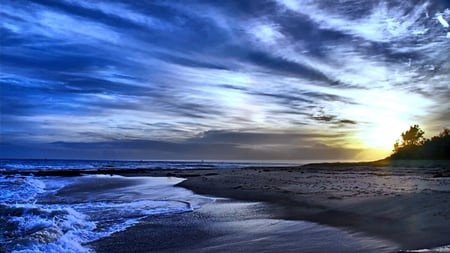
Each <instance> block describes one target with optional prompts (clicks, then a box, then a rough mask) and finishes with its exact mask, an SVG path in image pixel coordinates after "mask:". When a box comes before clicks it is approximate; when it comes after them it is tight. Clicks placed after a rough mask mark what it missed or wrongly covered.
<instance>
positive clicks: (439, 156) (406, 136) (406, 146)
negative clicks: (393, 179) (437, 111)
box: [391, 125, 450, 160]
mask: <svg viewBox="0 0 450 253" xmlns="http://www.w3.org/2000/svg"><path fill="white" fill-rule="evenodd" d="M424 134H425V132H424V131H423V130H422V129H420V127H419V125H414V126H410V127H409V130H407V131H406V132H403V133H402V134H401V136H402V142H401V143H400V142H399V141H398V140H397V142H396V143H395V144H394V153H393V154H392V155H391V159H406V160H411V159H416V160H424V159H425V160H426V159H428V160H449V159H450V130H449V129H448V128H444V130H443V131H442V132H441V133H439V135H437V136H434V137H432V138H431V139H425V138H424V137H423V135H424Z"/></svg>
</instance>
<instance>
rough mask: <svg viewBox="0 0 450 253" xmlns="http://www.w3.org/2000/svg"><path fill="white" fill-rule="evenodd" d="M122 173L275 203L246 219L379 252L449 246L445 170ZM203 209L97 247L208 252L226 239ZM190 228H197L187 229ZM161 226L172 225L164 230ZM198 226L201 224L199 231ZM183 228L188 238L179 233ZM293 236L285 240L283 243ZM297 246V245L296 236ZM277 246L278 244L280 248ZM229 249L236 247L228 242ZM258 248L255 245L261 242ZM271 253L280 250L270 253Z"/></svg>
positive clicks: (139, 228)
mask: <svg viewBox="0 0 450 253" xmlns="http://www.w3.org/2000/svg"><path fill="white" fill-rule="evenodd" d="M121 174H125V175H140V176H142V175H147V176H173V177H182V178H187V180H185V181H183V182H182V183H180V184H179V186H181V187H185V188H187V189H190V190H192V191H194V192H195V193H198V194H203V195H210V196H218V197H226V198H232V199H236V200H243V201H260V202H264V203H268V204H270V208H267V206H266V208H263V209H260V210H259V211H258V210H257V211H254V212H253V213H252V214H251V215H250V216H249V217H258V216H261V215H262V216H264V218H269V219H276V220H292V221H302V220H303V221H310V222H315V223H318V224H324V225H328V226H333V227H337V228H343V229H345V230H348V231H351V232H361V233H363V234H364V235H368V236H371V237H373V238H379V239H380V241H379V242H381V243H380V244H386V245H384V246H386V248H384V250H380V252H392V250H395V251H397V250H400V249H418V248H431V247H436V246H441V245H449V244H450V239H449V238H450V237H449V236H448V235H450V178H449V177H448V174H449V170H448V168H447V169H445V168H444V169H430V168H427V169H423V168H391V167H368V166H358V167H351V166H345V167H343V166H341V167H326V166H312V167H298V168H246V169H229V170H189V171H187V170H172V171H167V170H164V171H162V170H159V171H158V170H154V171H150V172H127V173H121ZM212 209H213V210H214V208H212ZM200 210H202V209H200ZM200 210H199V211H194V212H192V213H187V214H183V215H181V216H180V217H181V218H180V219H184V220H183V221H179V222H178V223H177V222H176V221H174V220H173V219H174V218H173V217H170V218H168V217H160V219H162V220H161V223H160V224H159V225H158V226H159V227H158V229H156V230H155V229H152V228H155V227H154V226H155V224H153V225H151V224H150V225H149V224H145V222H144V223H143V224H141V225H138V226H136V227H134V228H131V229H129V230H127V231H125V232H123V233H118V234H116V235H115V236H113V237H111V238H109V239H108V238H107V239H104V240H102V241H100V242H96V243H94V244H93V245H94V248H95V249H96V250H98V251H99V252H106V251H107V250H108V249H109V250H110V249H111V245H114V243H115V244H118V243H120V242H121V243H122V244H123V245H120V246H119V245H117V249H123V251H116V252H125V251H127V250H126V247H127V246H126V245H129V246H128V247H133V245H135V246H136V245H140V246H139V247H137V246H136V247H135V248H134V250H133V251H135V250H137V249H143V251H142V252H146V251H147V252H148V251H149V250H151V249H153V251H161V252H177V251H185V252H186V251H189V250H188V249H189V248H191V249H195V248H196V247H193V246H192V245H197V244H198V243H200V242H204V243H206V244H205V245H209V246H211V245H210V244H211V243H212V242H214V240H213V239H214V238H216V237H217V236H219V237H220V235H221V236H223V234H221V233H223V231H222V229H217V227H216V226H215V225H213V224H215V218H206V219H204V218H201V217H200V218H199V215H200V216H202V215H205V212H203V211H200ZM217 215H218V216H219V217H220V212H219V213H217V212H216V213H215V212H214V211H213V212H210V213H208V214H206V216H207V217H216V216H217ZM183 217H184V218H183ZM227 217H228V216H227ZM233 217H234V219H235V220H236V221H245V220H246V219H247V218H245V217H246V216H242V215H236V216H233V215H232V214H231V215H229V218H232V219H233ZM175 219H177V218H175ZM252 219H253V218H252ZM189 222H194V223H195V224H194V225H192V226H186V224H189ZM164 224H171V225H170V226H164ZM176 224H179V225H180V224H181V225H180V226H181V227H180V228H178V229H172V227H173V226H176ZM182 224H185V225H182ZM199 224H201V226H198V225H199ZM205 227H206V228H208V227H210V228H211V230H210V231H209V230H208V229H206V230H205V229H204V228H205ZM184 229H187V230H191V232H190V233H189V232H188V233H182V232H180V233H178V232H177V231H183V230H184ZM155 231H157V232H155ZM149 233H150V234H151V233H153V237H152V236H150V237H149V236H145V237H143V236H142V235H148V234H149ZM177 233H178V234H177ZM217 234H218V235H217ZM289 234H290V233H288V234H285V237H287V236H289ZM118 236H119V237H118ZM146 238H151V239H146ZM235 239H236V238H235ZM249 240H250V239H249ZM292 240H294V241H295V238H292ZM383 242H385V243H383ZM273 243H275V244H276V242H273ZM391 243H392V244H391ZM191 244H192V245H191ZM164 245H167V247H165V246H164ZM230 245H233V244H232V243H231V241H230ZM255 245H257V243H256V242H255ZM393 245H395V246H393ZM235 246H236V247H235V248H233V247H232V246H229V247H231V248H228V249H232V250H238V249H239V248H242V247H243V246H242V245H241V246H240V247H239V244H235ZM294 246H295V243H293V244H291V245H290V246H289V245H286V244H285V249H280V250H281V251H286V250H289V248H291V247H294ZM381 246H383V245H381ZM108 247H109V248H108ZM152 247H153V248H152ZM204 248H207V247H206V246H205V247H204ZM244 248H245V247H244ZM105 249H106V250H105ZM148 249H149V250H148ZM196 249H197V250H198V248H196ZM111 252H112V251H111ZM192 252H194V251H192ZM268 252H276V251H270V250H268ZM310 252H320V251H310Z"/></svg>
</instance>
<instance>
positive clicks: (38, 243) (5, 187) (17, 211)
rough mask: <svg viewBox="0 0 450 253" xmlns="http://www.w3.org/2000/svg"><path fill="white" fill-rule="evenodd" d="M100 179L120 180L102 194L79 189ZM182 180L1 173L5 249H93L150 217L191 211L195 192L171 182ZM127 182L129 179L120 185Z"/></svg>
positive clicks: (0, 205) (0, 236) (1, 241)
mask: <svg viewBox="0 0 450 253" xmlns="http://www.w3.org/2000/svg"><path fill="white" fill-rule="evenodd" d="M99 180H100V181H101V182H107V183H111V184H112V185H117V186H116V188H108V193H111V194H113V195H107V196H108V197H104V196H103V198H102V197H101V196H102V194H104V192H101V191H100V192H96V191H89V192H88V193H84V192H82V194H81V195H80V192H78V190H80V189H81V190H82V189H83V187H84V186H91V187H92V185H93V184H94V185H95V182H100V181H99ZM180 180H181V179H167V182H164V180H162V179H159V178H158V179H154V180H152V178H123V177H119V176H115V177H109V176H84V177H74V178H61V177H43V178H35V177H33V176H28V177H23V176H12V177H11V176H10V177H0V193H1V194H0V196H1V197H0V208H1V212H0V230H1V231H6V232H5V233H1V234H0V245H2V248H0V251H1V250H4V251H6V252H90V251H91V250H90V249H89V248H87V247H86V246H84V245H85V244H86V243H89V242H92V241H95V240H98V239H100V238H104V237H107V236H110V235H111V234H113V233H116V232H119V231H123V230H125V229H127V228H129V227H130V226H133V225H134V224H136V223H138V222H139V221H140V220H141V219H143V218H145V217H149V216H152V215H156V214H168V213H172V214H175V213H181V212H187V211H192V210H193V208H194V207H195V204H194V205H193V204H191V203H190V202H189V201H190V199H189V196H192V193H190V195H189V194H188V193H189V192H188V191H186V190H183V189H178V188H172V187H171V185H172V184H175V183H177V182H179V181H180ZM124 181H127V182H128V181H129V184H120V183H123V182H124ZM115 183H119V184H115ZM65 187H69V188H70V187H72V188H70V189H75V190H74V192H70V191H69V192H68V193H67V192H66V193H65V194H63V195H59V194H58V193H59V190H61V189H66V191H67V188H65ZM131 189H132V190H133V191H130V190H131ZM161 191H163V192H166V193H165V195H164V194H161ZM171 191H173V193H171ZM178 191H182V192H183V193H181V192H178ZM80 196H81V197H80ZM124 196H125V197H124ZM152 197H153V198H161V199H153V200H152V199H151V198H152ZM100 199H101V200H100ZM194 199H195V198H194ZM197 202H198V203H200V202H199V200H197ZM197 202H195V201H194V203H197Z"/></svg>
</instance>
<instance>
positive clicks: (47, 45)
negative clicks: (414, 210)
mask: <svg viewBox="0 0 450 253" xmlns="http://www.w3.org/2000/svg"><path fill="white" fill-rule="evenodd" d="M0 23H1V25H0V29H1V30H0V42H1V49H0V85H1V86H0V92H1V94H0V97H1V101H0V106H1V122H0V123H1V125H0V128H1V129H0V130H1V140H0V157H1V158H49V159H50V158H68V159H149V160H150V159H174V160H188V159H189V160H191V159H202V160H203V159H204V160H212V159H215V160H228V159H231V160H245V159H249V160H302V159H308V160H326V159H332V160H370V159H378V158H383V157H385V156H386V155H389V154H390V152H391V150H392V147H393V144H394V142H395V140H396V139H399V138H400V134H401V132H403V131H405V130H407V129H408V128H409V126H410V125H413V124H419V125H420V126H421V127H422V128H423V129H424V130H425V132H426V135H427V136H428V137H430V136H432V135H436V134H437V133H438V132H439V131H440V130H442V129H443V128H444V127H449V126H450V28H449V23H450V1H443V0H433V1H431V0H430V1H417V0H411V1H403V0H389V1H387V0H386V1H382V0H379V1H372V0H370V1H369V0H366V1H360V0H298V1H295V0H270V1H265V0H258V1H252V0H247V1H245V0H227V1H207V0H205V1H203V0H198V1H197V0H193V1H187V0H186V1H185V0H183V1H177V0H170V1H100V0H99V1H88V0H80V1H75V0H60V1H52V0H44V1H20V0H17V1H16V0H15V1H8V0H0Z"/></svg>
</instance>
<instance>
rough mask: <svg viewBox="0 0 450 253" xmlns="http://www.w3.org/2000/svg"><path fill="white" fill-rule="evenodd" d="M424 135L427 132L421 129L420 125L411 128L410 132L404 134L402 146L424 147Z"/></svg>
mask: <svg viewBox="0 0 450 253" xmlns="http://www.w3.org/2000/svg"><path fill="white" fill-rule="evenodd" d="M424 134H425V132H424V131H423V130H422V129H420V127H419V125H414V126H410V127H409V130H408V131H406V132H404V133H402V143H401V145H400V146H401V147H406V146H412V145H414V146H419V145H422V144H423V143H424V141H425V138H424V137H423V135H424Z"/></svg>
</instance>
